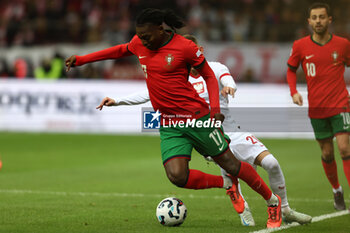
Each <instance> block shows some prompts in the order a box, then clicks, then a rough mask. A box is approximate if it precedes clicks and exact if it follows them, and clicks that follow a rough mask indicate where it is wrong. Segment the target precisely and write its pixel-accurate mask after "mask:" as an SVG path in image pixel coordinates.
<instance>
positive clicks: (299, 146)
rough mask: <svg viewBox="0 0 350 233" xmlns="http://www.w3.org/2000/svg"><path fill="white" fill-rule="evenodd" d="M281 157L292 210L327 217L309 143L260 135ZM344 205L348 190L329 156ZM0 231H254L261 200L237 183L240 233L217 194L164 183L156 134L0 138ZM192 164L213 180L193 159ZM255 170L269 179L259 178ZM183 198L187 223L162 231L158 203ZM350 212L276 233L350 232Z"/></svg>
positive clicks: (325, 191)
mask: <svg viewBox="0 0 350 233" xmlns="http://www.w3.org/2000/svg"><path fill="white" fill-rule="evenodd" d="M262 141H263V142H264V144H265V145H266V146H267V147H268V148H269V149H270V151H271V152H272V153H273V154H274V155H275V157H276V158H277V159H278V160H279V162H280V164H281V166H282V169H283V172H284V175H285V177H286V184H287V191H288V198H289V203H290V205H291V207H292V208H293V209H296V210H297V211H301V212H305V213H307V214H310V215H312V216H320V215H324V214H329V213H334V212H335V211H334V209H333V202H332V198H333V197H332V191H331V187H330V185H329V184H328V181H327V180H326V177H325V175H324V173H323V169H322V165H321V162H320V151H319V148H318V145H317V143H316V142H315V141H314V140H297V139H295V140H294V139H265V140H264V139H263V140H262ZM336 153H337V155H336V158H337V164H338V174H339V179H340V182H341V184H342V186H343V188H344V192H345V199H346V204H347V205H348V206H349V205H350V202H349V199H350V198H349V197H350V195H349V194H350V189H349V187H348V184H347V181H346V179H345V176H344V173H343V168H342V163H341V161H340V157H339V154H338V152H336ZM0 158H1V160H2V162H3V167H2V169H1V171H0V233H19V232H23V233H24V232H26V233H27V232H33V233H56V232H60V233H61V232H65V233H66V232H70V233H79V232H84V233H86V232H101V233H108V232H152V233H153V232H181V233H186V232H191V233H201V232H208V233H209V232H210V233H213V232H218V233H219V232H220V233H223V232H230V233H232V232H243V233H244V232H252V231H258V230H261V229H263V228H264V227H265V223H266V219H267V212H266V205H265V202H264V200H263V199H262V198H261V197H260V196H259V195H258V194H256V193H254V192H253V191H252V190H250V189H249V188H248V187H247V186H246V185H245V184H243V185H242V189H243V193H244V195H245V197H246V199H247V201H248V203H249V205H250V207H251V209H252V212H253V216H254V218H255V221H256V226H255V227H249V228H248V227H243V226H241V224H240V220H239V217H238V215H237V214H235V212H234V209H233V207H232V206H231V203H230V201H229V198H228V197H227V196H226V195H225V191H224V190H222V189H209V190H186V189H181V188H178V187H176V186H174V185H172V184H171V183H170V182H169V181H168V180H167V178H166V175H165V172H164V169H163V166H162V163H161V158H160V148H159V137H158V136H144V135H142V136H126V135H122V136H116V135H80V134H76V135H71V134H30V133H28V134H27V133H0ZM190 167H191V168H194V169H200V170H202V171H205V172H208V173H213V174H219V173H220V172H219V169H218V167H217V166H216V165H214V164H212V163H210V164H209V163H207V162H206V161H204V159H203V158H201V156H200V155H198V154H197V153H193V156H192V161H191V162H190ZM258 172H259V173H260V174H261V175H262V176H263V178H264V180H265V181H268V180H267V176H266V172H265V171H263V170H262V169H261V168H259V169H258ZM167 196H176V197H178V198H180V199H182V200H183V201H184V203H185V205H186V206H187V209H188V217H187V219H186V221H185V222H184V224H183V225H182V226H180V227H163V226H161V225H160V224H159V223H158V221H157V219H156V217H155V208H156V206H157V204H158V202H159V201H160V200H161V199H163V198H165V197H167ZM349 220H350V215H343V216H340V217H335V218H331V219H327V220H324V221H319V222H315V223H312V224H309V225H306V226H298V227H293V228H289V229H286V230H282V231H281V232H298V233H299V232H331V233H340V232H341V233H345V232H350V221H349Z"/></svg>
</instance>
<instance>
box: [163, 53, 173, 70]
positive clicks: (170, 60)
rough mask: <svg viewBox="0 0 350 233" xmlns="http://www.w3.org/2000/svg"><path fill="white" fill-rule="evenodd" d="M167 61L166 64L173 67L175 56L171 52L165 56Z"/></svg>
mask: <svg viewBox="0 0 350 233" xmlns="http://www.w3.org/2000/svg"><path fill="white" fill-rule="evenodd" d="M165 61H166V62H167V64H166V66H168V67H171V63H172V62H173V61H174V56H173V55H172V54H170V53H169V54H168V55H167V56H165Z"/></svg>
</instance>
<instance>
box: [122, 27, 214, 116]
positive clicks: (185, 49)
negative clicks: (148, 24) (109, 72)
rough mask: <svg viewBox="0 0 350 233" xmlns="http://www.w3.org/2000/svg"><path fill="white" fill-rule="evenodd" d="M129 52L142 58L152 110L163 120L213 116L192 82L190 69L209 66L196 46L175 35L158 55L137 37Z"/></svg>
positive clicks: (141, 62)
mask: <svg viewBox="0 0 350 233" xmlns="http://www.w3.org/2000/svg"><path fill="white" fill-rule="evenodd" d="M127 49H128V50H129V51H130V52H131V53H133V54H135V55H136V56H137V57H138V59H139V61H140V64H141V67H142V69H143V71H144V73H145V77H146V83H147V87H148V92H149V96H150V100H151V103H152V106H153V108H154V109H155V110H159V111H160V112H161V113H162V115H163V117H167V116H170V117H175V118H200V117H202V116H204V115H206V114H208V113H209V106H208V104H207V103H206V102H205V100H204V99H202V98H200V97H199V95H198V94H197V92H196V91H195V90H194V88H193V86H192V85H191V83H189V82H188V75H189V71H190V67H191V66H193V67H196V66H200V65H201V64H202V63H203V62H205V58H204V56H203V54H202V53H201V52H200V51H199V49H198V47H197V45H196V44H194V43H193V42H192V41H190V40H188V39H186V38H184V37H182V36H180V35H178V34H175V33H172V35H171V38H170V40H169V41H168V42H167V44H165V45H163V46H162V47H160V48H159V49H157V50H156V51H153V50H150V49H148V48H146V47H145V46H143V45H142V42H141V40H140V39H139V38H138V37H137V36H134V38H133V39H132V40H131V41H130V43H129V44H128V47H127ZM181 115H182V116H181Z"/></svg>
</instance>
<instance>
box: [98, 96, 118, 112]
mask: <svg viewBox="0 0 350 233" xmlns="http://www.w3.org/2000/svg"><path fill="white" fill-rule="evenodd" d="M114 105H115V100H114V99H112V98H109V97H105V98H103V100H102V101H101V103H100V105H98V106H97V107H96V109H99V110H100V111H101V110H102V108H103V106H108V107H110V106H114Z"/></svg>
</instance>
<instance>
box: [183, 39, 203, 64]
mask: <svg viewBox="0 0 350 233" xmlns="http://www.w3.org/2000/svg"><path fill="white" fill-rule="evenodd" d="M184 55H185V61H186V63H187V64H190V65H191V66H193V67H194V68H195V69H197V68H200V67H201V66H202V65H203V64H204V61H205V57H204V55H203V53H202V52H201V51H200V50H199V48H198V46H197V45H196V44H195V43H194V42H192V41H190V40H186V44H185V47H184Z"/></svg>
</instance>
